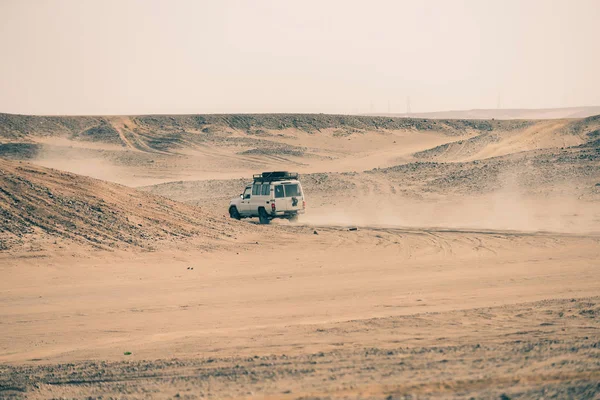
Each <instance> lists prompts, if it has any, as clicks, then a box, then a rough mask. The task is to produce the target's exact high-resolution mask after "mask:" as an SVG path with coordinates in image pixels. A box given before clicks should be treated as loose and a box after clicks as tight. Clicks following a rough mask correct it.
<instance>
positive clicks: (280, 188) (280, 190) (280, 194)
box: [275, 185, 285, 199]
mask: <svg viewBox="0 0 600 400" xmlns="http://www.w3.org/2000/svg"><path fill="white" fill-rule="evenodd" d="M280 197H285V194H284V193H283V185H277V186H275V198H277V199H278V198H280Z"/></svg>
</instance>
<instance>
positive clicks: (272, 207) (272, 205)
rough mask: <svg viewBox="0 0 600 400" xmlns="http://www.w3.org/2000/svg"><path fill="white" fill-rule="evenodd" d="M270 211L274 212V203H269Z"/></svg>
mask: <svg viewBox="0 0 600 400" xmlns="http://www.w3.org/2000/svg"><path fill="white" fill-rule="evenodd" d="M271 211H273V212H275V202H273V203H271Z"/></svg>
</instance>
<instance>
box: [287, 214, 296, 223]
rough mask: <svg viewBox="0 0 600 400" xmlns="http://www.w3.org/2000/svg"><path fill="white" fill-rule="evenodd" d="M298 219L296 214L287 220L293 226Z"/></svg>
mask: <svg viewBox="0 0 600 400" xmlns="http://www.w3.org/2000/svg"><path fill="white" fill-rule="evenodd" d="M298 218H299V216H298V214H294V215H290V217H289V218H288V219H289V220H290V222H291V223H292V224H295V223H296V222H298Z"/></svg>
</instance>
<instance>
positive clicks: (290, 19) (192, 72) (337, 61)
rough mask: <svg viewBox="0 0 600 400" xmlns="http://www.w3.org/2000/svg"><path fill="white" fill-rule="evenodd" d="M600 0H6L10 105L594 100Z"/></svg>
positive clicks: (5, 104) (284, 106)
mask: <svg viewBox="0 0 600 400" xmlns="http://www.w3.org/2000/svg"><path fill="white" fill-rule="evenodd" d="M598 21H600V0H589V1H587V0H571V1H551V0H541V1H533V0H530V1H527V0H522V1H506V0H501V1H500V0H499V1H491V0H490V1H485V0H477V1H451V0H440V1H417V0H410V1H399V0H396V1H373V0H370V1H366V0H363V1H350V0H342V1H327V0H317V1H312V0H298V1H291V0H289V1H287V0H278V1H275V0H274V1H259V0H245V1H242V0H239V1H227V0H210V1H200V0H198V1H167V0H164V1H151V0H139V1H133V0H132V1H127V0H119V1H107V0H98V1H85V0H72V1H58V0H57V1H41V0H40V1H25V0H0V112H10V113H23V114H140V113H214V112H316V113H318V112H323V113H365V112H370V111H374V112H387V111H388V107H389V108H390V110H391V111H392V112H405V111H406V100H407V97H408V96H410V102H411V109H412V111H413V112H423V111H438V110H449V109H471V108H496V107H497V105H498V100H499V99H500V104H501V107H502V108H543V107H569V106H580V105H600V31H599V30H598Z"/></svg>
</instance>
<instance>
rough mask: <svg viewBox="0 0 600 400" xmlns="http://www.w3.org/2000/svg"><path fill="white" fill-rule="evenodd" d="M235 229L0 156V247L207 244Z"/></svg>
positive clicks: (166, 203)
mask: <svg viewBox="0 0 600 400" xmlns="http://www.w3.org/2000/svg"><path fill="white" fill-rule="evenodd" d="M239 229H243V228H240V227H234V226H232V223H231V222H230V221H228V220H224V219H219V218H217V217H215V216H213V215H211V214H209V213H207V212H205V211H203V210H201V209H199V208H197V207H193V206H190V205H185V204H181V203H177V202H174V201H171V200H168V199H166V198H161V197H157V196H153V195H151V194H148V193H143V192H140V191H137V190H134V189H130V188H127V187H125V186H121V185H117V184H113V183H108V182H103V181H99V180H96V179H92V178H88V177H84V176H78V175H74V174H71V173H66V172H61V171H57V170H53V169H48V168H43V167H39V166H35V165H31V164H29V163H22V162H14V161H8V160H2V159H0V249H4V250H6V249H8V248H11V247H14V246H18V245H23V244H26V245H31V244H32V243H36V242H37V243H41V242H44V241H45V242H56V241H62V240H65V239H66V240H67V241H68V242H69V243H70V242H79V243H83V244H87V245H91V246H94V247H99V248H117V247H128V246H136V247H143V248H151V247H152V246H153V245H156V244H158V243H160V242H162V241H177V240H180V239H184V238H189V237H201V238H204V239H206V245H210V244H214V243H215V242H216V241H218V240H219V239H223V238H226V237H228V236H232V234H233V233H235V232H239Z"/></svg>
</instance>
